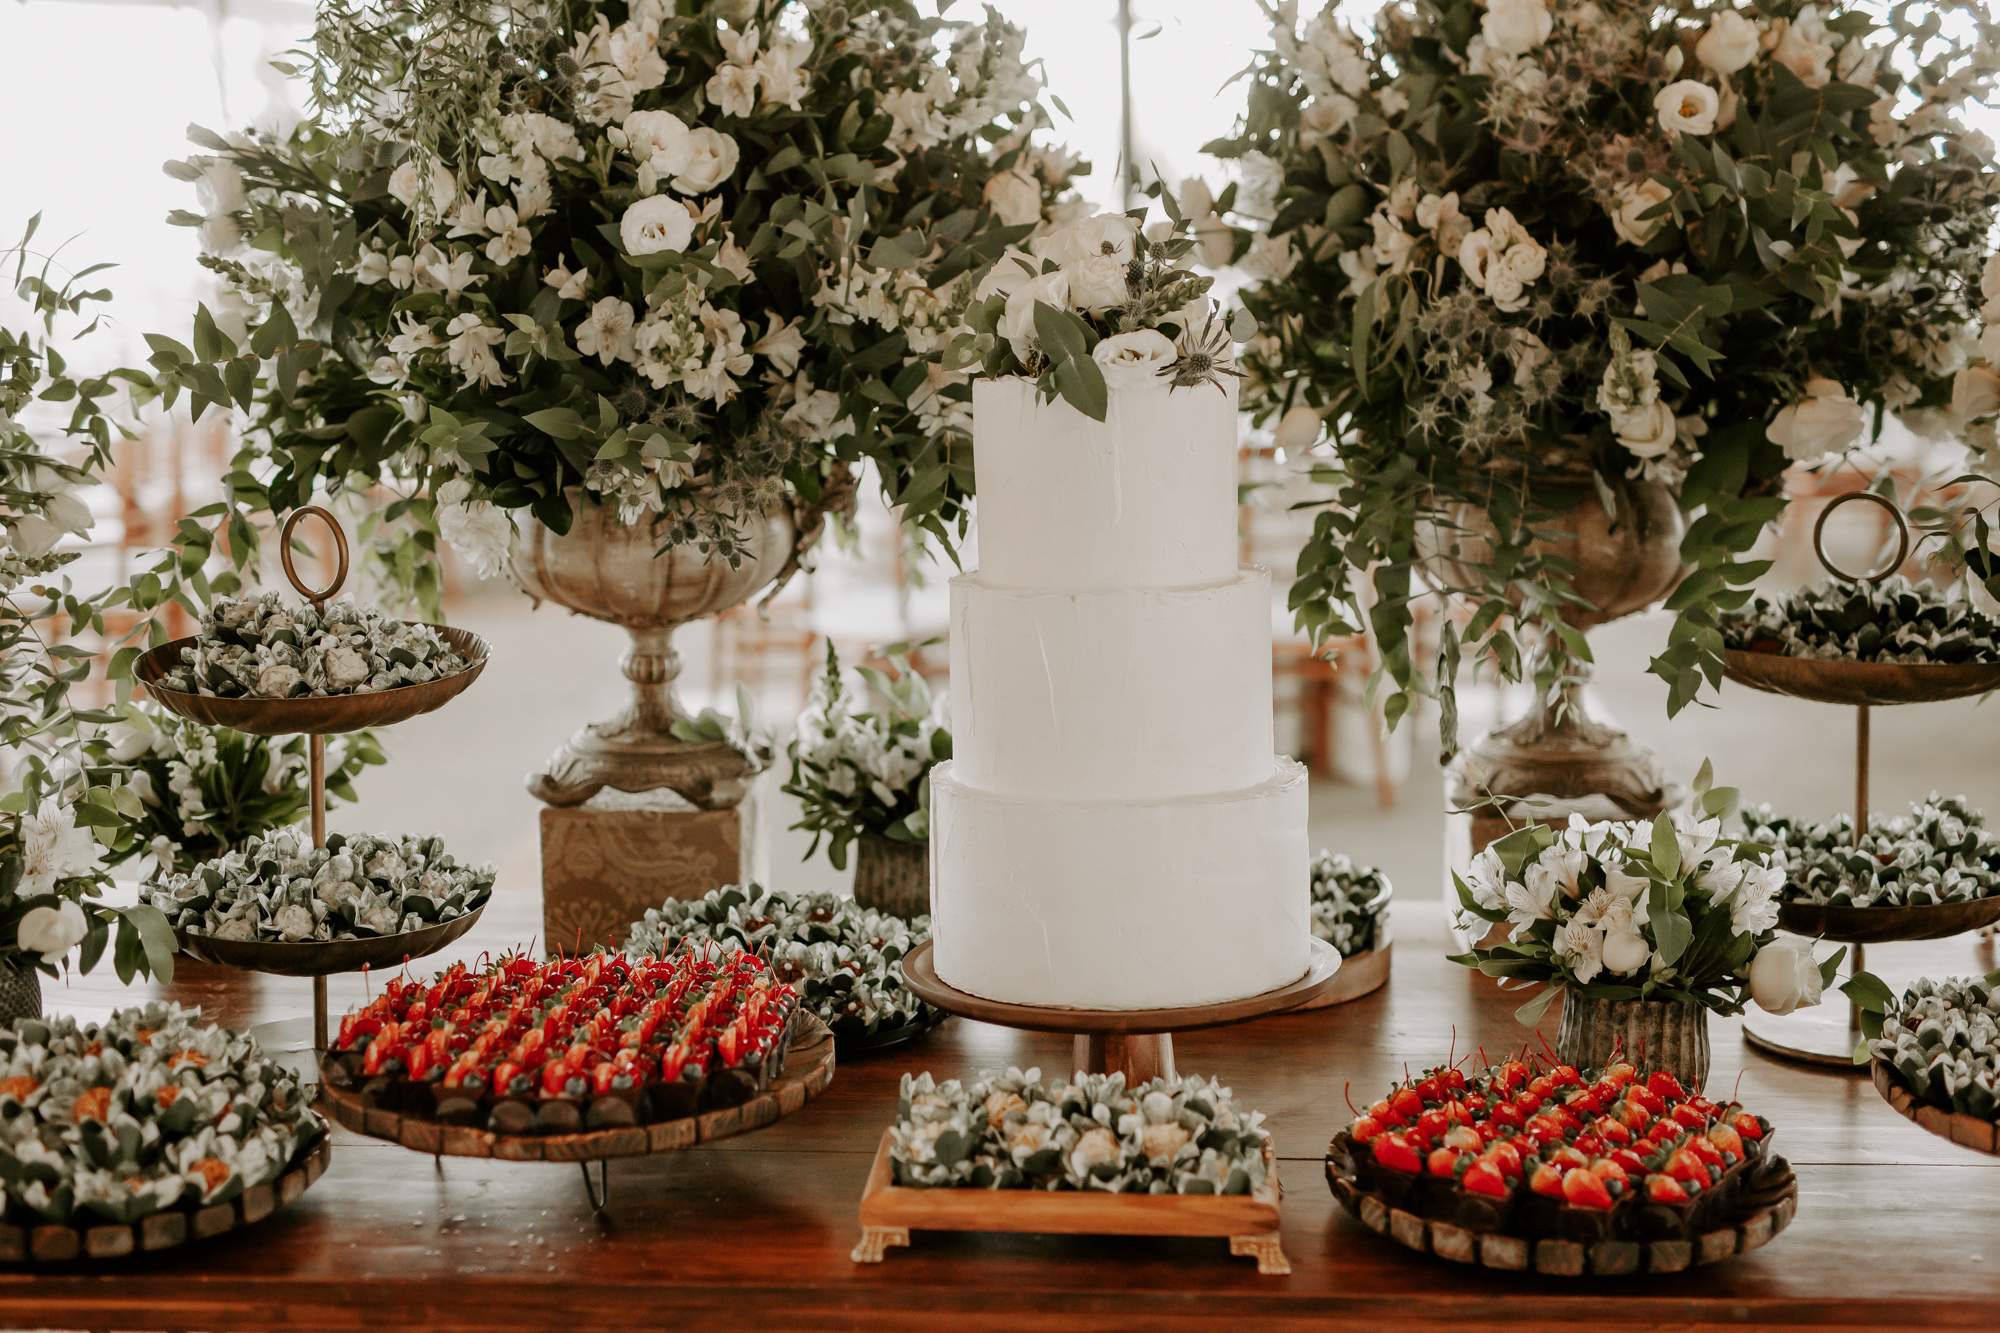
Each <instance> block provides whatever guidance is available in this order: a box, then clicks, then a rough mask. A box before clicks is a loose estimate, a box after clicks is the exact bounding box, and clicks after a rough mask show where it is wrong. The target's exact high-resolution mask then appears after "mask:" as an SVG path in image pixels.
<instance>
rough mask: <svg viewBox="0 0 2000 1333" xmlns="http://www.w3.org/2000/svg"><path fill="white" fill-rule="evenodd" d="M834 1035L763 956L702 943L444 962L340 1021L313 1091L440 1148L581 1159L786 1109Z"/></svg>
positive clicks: (369, 1126) (635, 1150)
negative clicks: (474, 963) (483, 963)
mask: <svg viewBox="0 0 2000 1333" xmlns="http://www.w3.org/2000/svg"><path fill="white" fill-rule="evenodd" d="M833 1064H834V1054H833V1038H832V1034H831V1033H829V1032H828V1031H827V1029H826V1026H825V1025H824V1024H823V1023H821V1022H820V1021H819V1019H818V1018H816V1017H814V1016H813V1015H811V1014H809V1013H806V1012H804V1011H803V1010H802V1008H801V1006H800V1004H799V997H798V993H797V992H796V991H795V990H793V989H792V987H790V986H788V985H785V984H784V983H782V982H779V981H778V980H777V979H776V978H775V977H773V976H772V974H771V972H770V971H769V969H768V968H766V967H765V965H764V963H763V962H762V960H760V959H758V958H757V957H756V956H754V955H752V954H748V953H744V952H742V951H741V950H731V949H725V948H723V947H721V946H718V945H707V946H695V947H690V948H686V949H683V950H681V951H679V952H677V953H674V954H671V955H667V956H664V957H657V958H632V957H629V956H625V955H620V954H610V953H596V954H591V955H589V956H588V957H584V958H556V959H550V960H547V961H545V962H536V961H535V960H533V959H530V958H527V957H523V956H518V955H517V956H512V957H507V958H502V959H500V960H499V961H497V962H495V963H493V964H492V965H491V966H489V967H487V968H485V969H484V970H474V969H471V968H468V967H466V966H465V965H464V964H462V963H460V964H455V965H454V966H452V967H451V968H449V969H447V970H446V971H445V972H443V973H442V974H440V975H439V976H438V977H436V978H435V979H434V980H432V981H430V982H428V983H426V982H403V981H400V980H398V981H392V982H390V984H389V986H388V987H387V988H386V989H385V990H384V991H383V993H382V994H381V995H379V996H377V997H376V998H375V999H373V1000H371V1001H370V1002H369V1003H368V1004H367V1005H365V1006H363V1007H362V1008H361V1009H359V1010H357V1011H355V1012H353V1013H350V1014H348V1015H347V1016H346V1017H345V1018H344V1019H342V1021H341V1024H340V1031H339V1035H338V1036H337V1037H336V1038H335V1039H334V1041H333V1042H332V1048H331V1049H330V1050H329V1051H328V1052H327V1054H326V1057H325V1059H324V1060H323V1061H322V1062H321V1067H320V1074H321V1094H320V1095H321V1098H322V1100H323V1101H324V1102H325V1103H326V1105H327V1108H328V1110H329V1112H330V1113H331V1114H332V1115H333V1117H334V1118H335V1119H336V1120H338V1121H340V1123H342V1124H343V1125H346V1126H347V1127H348V1128H349V1129H352V1130H355V1131H356V1132H358V1133H363V1134H369V1135H373V1136H374V1137H376V1138H383V1139H389V1140H392V1141H394V1142H397V1143H401V1144H402V1145H403V1146H405V1147H408V1148H414V1149H417V1150H419V1151H422V1152H429V1153H434V1154H438V1155H441V1156H455V1157H497V1158H504V1159H509V1160H517V1161H589V1160H595V1159H599V1158H610V1157H636V1156H642V1155H644V1154H647V1153H654V1152H666V1151H671V1150H673V1149H677V1148H687V1147H692V1146H694V1145H695V1144H696V1143H702V1142H707V1141H709V1140H712V1139H718V1138H724V1137H727V1136H729V1135H731V1134H737V1133H742V1132H743V1131H745V1130H750V1129H756V1128H759V1127H761V1126H763V1125H766V1124H769V1123H771V1122H772V1121H775V1120H777V1119H778V1118H779V1117H781V1116H784V1115H788V1114H790V1113H791V1112H793V1111H796V1110H798V1109H799V1108H800V1107H802V1106H804V1105H805V1104H806V1102H807V1101H809V1100H810V1099H811V1098H813V1097H815V1096H817V1095H818V1094H819V1093H820V1092H822V1091H824V1090H825V1088H826V1086H827V1084H828V1083H829V1082H831V1081H832V1078H833Z"/></svg>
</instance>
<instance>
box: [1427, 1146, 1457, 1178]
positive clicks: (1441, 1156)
mask: <svg viewBox="0 0 2000 1333" xmlns="http://www.w3.org/2000/svg"><path fill="white" fill-rule="evenodd" d="M1427 1165H1428V1166H1429V1168H1430V1173H1431V1174H1432V1175H1434V1176H1448V1175H1451V1174H1452V1173H1453V1172H1454V1171H1456V1170H1457V1169H1458V1149H1456V1148H1433V1149H1431V1155H1430V1161H1429V1162H1428V1163H1427Z"/></svg>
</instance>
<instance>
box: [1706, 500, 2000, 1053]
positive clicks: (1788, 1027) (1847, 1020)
mask: <svg viewBox="0 0 2000 1333" xmlns="http://www.w3.org/2000/svg"><path fill="white" fill-rule="evenodd" d="M1850 500H1868V501H1872V502H1873V503H1875V504H1878V505H1881V506H1882V507H1883V508H1884V509H1886V510H1888V511H1889V515H1890V517H1891V518H1893V519H1894V520H1895V522H1896V529H1897V532H1898V533H1899V535H1900V541H1899V544H1898V546H1897V550H1896V557H1895V559H1894V560H1892V561H1890V562H1889V564H1888V566H1887V567H1886V568H1884V569H1883V570H1882V571H1881V572H1880V573H1878V574H1871V575H1868V576H1866V577H1865V578H1857V577H1855V576H1853V575H1851V574H1847V573H1844V572H1842V571H1841V570H1839V569H1836V568H1835V567H1834V565H1833V563H1832V562H1831V561H1830V560H1828V559H1827V557H1826V548H1825V546H1824V545H1823V544H1822V542H1821V534H1822V533H1823V532H1824V531H1825V529H1826V520H1827V518H1828V517H1829V516H1830V515H1831V514H1832V513H1833V511H1834V510H1836V509H1838V508H1839V507H1840V506H1841V505H1843V504H1846V503H1847V502H1848V501H1850ZM1909 549H1910V530H1909V526H1908V525H1907V524H1906V523H1905V522H1904V521H1903V515H1902V511H1901V510H1899V509H1897V507H1896V506H1895V504H1894V503H1892V502H1891V501H1889V500H1887V499H1884V498H1883V497H1882V496H1879V495H1875V494H1873V493H1872V492H1868V491H1854V492H1851V493H1849V494H1847V495H1843V496H1841V497H1840V498H1839V499H1837V500H1835V501H1834V502H1833V503H1832V504H1829V505H1828V506H1827V507H1826V508H1825V509H1824V510H1823V511H1821V513H1820V517H1819V523H1818V524H1817V525H1816V526H1815V527H1814V528H1813V552H1814V554H1816V555H1817V556H1818V557H1819V560H1820V563H1821V564H1822V565H1825V566H1826V568H1827V571H1828V572H1829V573H1831V574H1832V575H1833V576H1834V577H1835V578H1839V579H1845V580H1846V581H1847V582H1849V583H1854V584H1860V583H1863V582H1867V583H1880V582H1881V581H1882V580H1883V579H1885V578H1887V577H1889V575H1890V574H1892V573H1894V572H1895V571H1896V570H1897V569H1898V568H1899V567H1900V566H1901V565H1902V563H1903V557H1905V556H1906V555H1908V554H1909ZM1724 674H1725V675H1727V676H1728V677H1729V679H1731V680H1733V681H1735V682H1736V683H1737V684H1739V685H1748V686H1749V687H1750V688H1751V689H1753V690H1763V691H1765V692H1766V693H1769V694H1785V695H1790V696H1791V697H1792V698H1794V699H1811V700H1813V701H1814V702H1816V703H1826V704H1847V705H1851V706H1852V707H1853V708H1854V710H1855V721H1854V840H1855V844H1856V845H1857V846H1858V845H1859V844H1860V841H1861V838H1862V836H1863V834H1865V833H1866V832H1867V830H1868V724H1869V716H1868V710H1869V709H1870V708H1872V707H1875V706H1877V705H1883V704H1917V703H1938V702H1942V701H1944V700H1946V699H1963V698H1967V697H1969V696H1972V695H1976V694H1984V693H1986V692H1987V691H1988V690H1993V689H2000V664H1990V663H1983V664H1972V665H1964V666H1952V665H1946V664H1943V663H1921V664H1908V665H1906V664H1903V663H1898V662H1842V661H1825V660H1820V659H1817V658H1806V657H1785V656H1780V655H1778V654H1775V653H1756V652H1742V651H1738V650H1735V649H1732V650H1730V651H1729V653H1728V654H1727V661H1726V666H1725V668H1724ZM1995 921H2000V898H1981V899H1975V900H1974V901H1971V902H1957V903H1937V904H1933V905H1930V906H1919V907H1820V906H1815V905H1813V904H1810V903H1785V904H1784V905H1783V906H1781V907H1780V908H1779V909H1778V925H1779V927H1780V928H1781V929H1783V930H1788V931H1791V932H1792V933H1793V934H1795V935H1805V936H1810V937H1814V938H1819V939H1826V940H1831V941H1833V942H1835V943H1842V944H1848V945H1850V946H1852V948H1851V954H1850V957H1849V959H1848V962H1849V964H1850V971H1851V972H1859V971H1861V970H1862V969H1863V967H1864V966H1865V959H1864V951H1865V946H1866V945H1870V944H1880V943H1885V942H1888V941H1891V940H1936V939H1944V938H1946V937H1948V936H1952V935H1959V934H1963V933H1964V932H1966V931H1969V930H1978V929H1980V928H1981V927H1983V926H1989V925H1992V924H1993V923H1994V922H1995ZM1743 1035H1744V1037H1745V1038H1747V1039H1748V1040H1749V1041H1750V1043H1751V1044H1752V1045H1754V1046H1759V1047H1762V1048H1763V1049H1764V1050H1767V1051H1770V1052H1772V1053H1774V1054H1777V1055H1783V1056H1787V1057H1790V1058H1791V1059H1794V1060H1803V1061H1806V1062H1808V1063H1810V1064H1817V1065H1825V1066H1829V1067H1834V1068H1839V1069H1843V1070H1846V1071H1848V1072H1850V1073H1865V1072H1867V1066H1866V1065H1856V1064H1855V1063H1854V1048H1855V1047H1856V1045H1858V1044H1859V1042H1860V1040H1861V1035H1862V1033H1861V1011H1860V1010H1859V1009H1858V1008H1856V1007H1854V1006H1852V1005H1849V1006H1847V1007H1846V1008H1845V1010H1842V1009H1841V1007H1840V1006H1837V1005H1832V1004H1821V1005H1818V1006H1816V1007H1815V1008H1812V1009H1803V1010H1799V1011H1798V1012H1796V1013H1792V1014H1787V1015H1785V1016H1784V1017H1782V1018H1779V1017H1776V1016H1774V1015H1771V1014H1767V1013H1765V1012H1763V1011H1762V1010H1760V1009H1752V1010H1749V1011H1748V1012H1746V1013H1745V1014H1744V1017H1743Z"/></svg>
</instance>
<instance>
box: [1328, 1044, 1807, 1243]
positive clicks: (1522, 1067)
mask: <svg viewBox="0 0 2000 1333" xmlns="http://www.w3.org/2000/svg"><path fill="white" fill-rule="evenodd" d="M1771 1138H1772V1126H1771V1122H1770V1121H1768V1120H1765V1119H1764V1118H1763V1117H1761V1116H1757V1115H1753V1114H1751V1113H1750V1112H1748V1111H1746V1110H1744V1109H1743V1108H1742V1107H1741V1106H1738V1105H1735V1104H1733V1103H1732V1104H1730V1105H1722V1104H1719V1103H1717V1102H1714V1101H1711V1100H1709V1099H1708V1098H1706V1097H1702V1096H1700V1095H1697V1094H1689V1093H1688V1092H1686V1091H1685V1090H1684V1089H1683V1088H1682V1087H1681V1084H1680V1081H1679V1080H1678V1079H1676V1078H1675V1077H1674V1076H1673V1075H1672V1074H1671V1073H1668V1072H1667V1071H1665V1070H1654V1071H1651V1072H1650V1073H1648V1072H1646V1071H1642V1070H1640V1069H1638V1068H1636V1067H1634V1066H1633V1065H1630V1064H1626V1063H1617V1064H1613V1065H1610V1066H1608V1067H1606V1068H1605V1069H1603V1070H1602V1071H1594V1070H1593V1071H1579V1070H1576V1069H1574V1068H1572V1067H1570V1066H1568V1065H1556V1066H1554V1067H1552V1068H1550V1069H1548V1070H1546V1071H1545V1072H1543V1073H1541V1074H1536V1073H1535V1072H1534V1071H1533V1069H1531V1068H1530V1066H1529V1065H1527V1064H1526V1063H1524V1062H1522V1061H1519V1060H1510V1061H1507V1062H1505V1063H1504V1064H1501V1065H1498V1066H1495V1067H1492V1068H1489V1069H1486V1070H1482V1071H1480V1072H1479V1073H1477V1074H1475V1075H1474V1076H1472V1077H1471V1078H1467V1077H1466V1076H1465V1075H1464V1074H1463V1073H1461V1072H1460V1071H1459V1070H1457V1069H1452V1068H1442V1069H1436V1070H1432V1071H1430V1072H1429V1073H1427V1074H1426V1075H1425V1076H1424V1077H1423V1078H1421V1079H1417V1080H1413V1081H1410V1082H1407V1083H1404V1084H1401V1085H1399V1086H1397V1087H1395V1088H1392V1089H1391V1090H1390V1092H1389V1095H1388V1096H1387V1097H1385V1098H1383V1099H1382V1100H1381V1101H1379V1102H1377V1103H1375V1104H1374V1105H1373V1106H1370V1107H1369V1108H1368V1109H1367V1110H1366V1111H1364V1112H1363V1113H1362V1114H1360V1115H1358V1116H1356V1117H1355V1120H1354V1123H1353V1124H1352V1125H1350V1126H1349V1127H1348V1128H1346V1129H1344V1130H1342V1131H1341V1132H1340V1133H1338V1134H1336V1135H1335V1136H1334V1138H1333V1142H1332V1144H1331V1145H1329V1147H1328V1149H1327V1158H1326V1174H1327V1181H1328V1183H1329V1184H1330V1185H1331V1186H1332V1187H1333V1193H1334V1196H1335V1197H1336V1198H1338V1199H1339V1200H1340V1201H1341V1203H1342V1204H1343V1205H1345V1206H1346V1208H1347V1210H1348V1211H1349V1212H1351V1213H1353V1214H1354V1215H1355V1216H1356V1217H1358V1218H1360V1219H1361V1221H1362V1222H1363V1223H1364V1224H1366V1225H1367V1226H1368V1227H1369V1228H1371V1229H1372V1230H1374V1231H1378V1232H1381V1233H1383V1234H1385V1235H1388V1236H1390V1237H1391V1238H1393V1239H1394V1240H1395V1241H1397V1242H1398V1243H1399V1244H1402V1245H1405V1246H1407V1247H1409V1248H1410V1249H1413V1250H1418V1251H1423V1252H1429V1253H1433V1254H1436V1255H1439V1256H1440V1257H1442V1258H1445V1259H1450V1260H1454V1261H1456V1262H1458V1263H1464V1264H1474V1263H1476V1264H1480V1265H1483V1266H1485V1267H1487V1268H1501V1269H1516V1270H1522V1269H1533V1270H1535V1271H1536V1272H1541V1273H1551V1274H1556V1275H1561V1276H1572V1277H1573V1276H1579V1275H1581V1274H1584V1273H1592V1274H1624V1273H1637V1272H1649V1273H1677V1272H1681V1271H1683V1270H1685V1269H1687V1268H1690V1267H1693V1266H1695V1265H1698V1264H1706V1263H1713V1262H1715V1261H1717V1260H1720V1259H1726V1258H1728V1257H1729V1256H1731V1255H1734V1254H1740V1253H1744V1252H1746V1251H1749V1250H1753V1249H1756V1248H1757V1247H1758V1246H1761V1245H1763V1244H1764V1243H1765V1242H1767V1241H1769V1240H1770V1239H1771V1238H1772V1237H1773V1236H1775V1235H1776V1234H1777V1233H1778V1232H1780V1231H1782V1230H1784V1229H1785V1227H1786V1226H1787V1225H1789V1224H1790V1222H1791V1220H1792V1215H1793V1213H1794V1211H1795V1210H1796V1208H1797V1205H1798V1186H1797V1183H1796V1182H1795V1181H1794V1179H1793V1177H1792V1172H1791V1167H1790V1165H1789V1164H1788V1163H1786V1161H1785V1159H1784V1158H1782V1157H1779V1156H1776V1155H1774V1154H1773V1153H1772V1151H1771Z"/></svg>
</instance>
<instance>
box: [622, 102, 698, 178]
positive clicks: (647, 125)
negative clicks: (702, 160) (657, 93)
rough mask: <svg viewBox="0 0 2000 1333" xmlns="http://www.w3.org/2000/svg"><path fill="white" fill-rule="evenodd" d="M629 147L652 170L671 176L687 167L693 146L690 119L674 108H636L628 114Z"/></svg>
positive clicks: (627, 136)
mask: <svg viewBox="0 0 2000 1333" xmlns="http://www.w3.org/2000/svg"><path fill="white" fill-rule="evenodd" d="M624 129H625V141H626V150H627V151H628V152H630V153H631V154H632V156H633V158H634V159H635V160H637V161H639V162H641V163H648V164H650V165H651V166H652V168H653V174H654V175H655V176H658V177H661V178H663V179H667V180H671V179H673V178H674V177H675V176H678V175H680V174H681V173H682V172H683V171H686V170H687V169H688V161H689V159H690V158H691V157H693V155H694V150H693V148H692V146H691V145H690V144H689V142H688V127H687V123H686V122H685V121H683V120H682V119H681V118H680V117H679V116H676V115H675V114H674V113H673V112H671V111H634V112H633V113H632V114H631V115H629V116H627V117H625V125H624Z"/></svg>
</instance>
